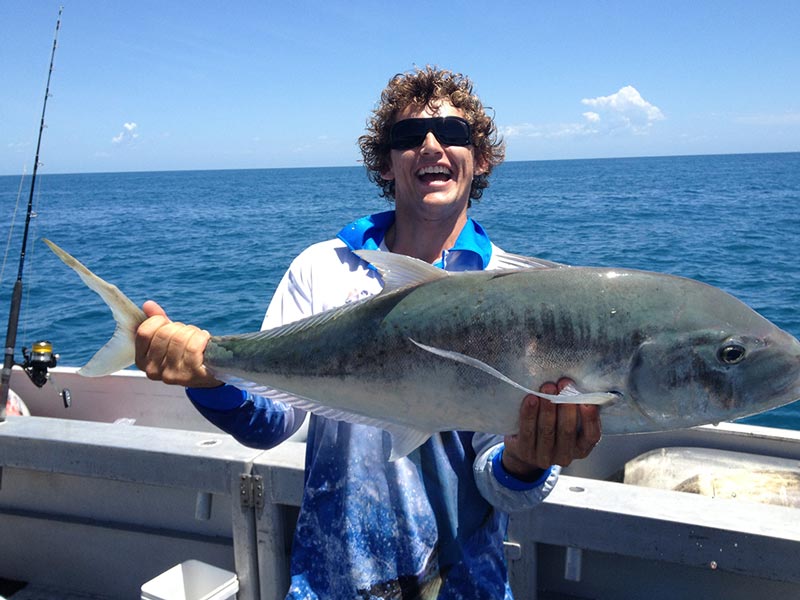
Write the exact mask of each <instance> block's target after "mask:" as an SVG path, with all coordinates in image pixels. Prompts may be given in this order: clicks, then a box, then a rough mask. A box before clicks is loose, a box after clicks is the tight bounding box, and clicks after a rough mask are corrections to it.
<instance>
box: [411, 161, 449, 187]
mask: <svg viewBox="0 0 800 600" xmlns="http://www.w3.org/2000/svg"><path fill="white" fill-rule="evenodd" d="M416 175H417V177H418V178H419V179H420V180H421V181H423V182H424V183H434V182H437V181H441V182H445V181H450V180H451V179H452V178H453V174H452V172H451V171H450V169H448V168H447V167H445V166H442V165H432V166H430V167H422V168H421V169H419V170H418V171H417V173H416Z"/></svg>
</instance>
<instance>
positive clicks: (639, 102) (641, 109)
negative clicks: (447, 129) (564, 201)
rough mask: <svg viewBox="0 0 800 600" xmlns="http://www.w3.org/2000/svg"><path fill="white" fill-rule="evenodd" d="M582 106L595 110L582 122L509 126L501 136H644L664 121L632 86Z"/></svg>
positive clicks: (657, 109)
mask: <svg viewBox="0 0 800 600" xmlns="http://www.w3.org/2000/svg"><path fill="white" fill-rule="evenodd" d="M581 103H582V104H584V105H585V106H589V107H591V108H592V109H593V110H591V111H587V112H584V113H582V114H581V116H582V117H583V121H579V122H575V123H549V124H543V125H535V124H531V123H522V124H518V125H508V126H506V127H504V128H503V130H502V134H503V136H504V137H506V138H512V137H529V138H546V139H555V138H564V137H578V136H589V135H599V134H603V133H608V132H611V131H627V132H630V133H634V134H643V133H646V132H647V131H648V129H649V128H650V127H651V126H652V124H653V123H655V122H656V121H661V120H663V119H665V117H664V113H663V112H661V109H660V108H658V107H657V106H655V105H654V104H651V103H650V102H648V101H647V100H645V99H644V98H642V95H641V94H640V93H639V91H638V90H637V89H636V88H635V87H633V86H632V85H628V86H625V87H623V88H621V89H620V90H619V91H618V92H616V93H614V94H611V95H610V96H598V97H597V98H584V99H583V100H581Z"/></svg>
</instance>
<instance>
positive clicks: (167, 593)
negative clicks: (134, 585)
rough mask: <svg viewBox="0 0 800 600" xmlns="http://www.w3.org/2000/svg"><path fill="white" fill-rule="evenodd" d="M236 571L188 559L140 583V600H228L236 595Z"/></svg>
mask: <svg viewBox="0 0 800 600" xmlns="http://www.w3.org/2000/svg"><path fill="white" fill-rule="evenodd" d="M238 591H239V579H238V578H237V577H236V573H231V572H230V571H226V570H225V569H220V568H219V567H215V566H212V565H209V564H206V563H204V562H200V561H199V560H187V561H186V562H182V563H181V564H179V565H175V566H174V567H172V568H171V569H170V570H168V571H164V572H163V573H162V574H161V575H159V576H158V577H155V578H153V579H151V580H150V581H148V582H147V583H145V584H144V585H143V586H142V600H229V599H235V598H236V592H238Z"/></svg>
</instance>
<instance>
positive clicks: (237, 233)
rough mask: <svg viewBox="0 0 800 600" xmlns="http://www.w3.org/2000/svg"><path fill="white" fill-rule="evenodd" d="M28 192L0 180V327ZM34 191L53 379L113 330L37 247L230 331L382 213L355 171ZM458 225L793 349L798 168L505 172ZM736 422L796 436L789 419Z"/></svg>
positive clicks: (791, 412) (172, 177)
mask: <svg viewBox="0 0 800 600" xmlns="http://www.w3.org/2000/svg"><path fill="white" fill-rule="evenodd" d="M29 188H30V180H29V178H26V179H25V180H24V181H23V182H22V187H21V188H20V177H10V176H5V177H0V214H2V215H5V217H4V218H3V219H2V222H0V240H8V242H9V247H8V249H7V250H6V252H5V254H4V256H5V259H4V262H3V271H2V280H0V318H2V319H3V321H2V322H3V323H5V322H6V321H5V319H7V315H8V305H9V300H10V297H11V288H12V286H13V284H14V281H15V280H16V276H17V267H18V261H19V251H20V244H21V237H22V228H23V224H24V218H25V208H26V205H27V199H28V190H29ZM36 188H37V192H36V194H35V201H34V205H35V210H36V215H37V216H36V217H35V218H34V219H33V221H32V225H31V233H30V238H29V246H28V254H27V257H26V262H25V271H24V283H25V295H24V302H23V307H22V318H21V321H20V328H19V334H18V344H17V359H18V360H21V354H20V352H19V348H20V347H21V346H23V345H26V346H28V347H30V345H31V343H32V342H34V341H37V340H40V339H48V340H50V341H52V342H53V344H54V347H55V351H56V352H58V353H59V354H60V361H59V364H60V365H65V366H79V365H82V364H83V363H85V362H86V361H87V360H88V359H89V358H90V357H91V356H92V354H93V353H94V352H95V351H96V350H97V349H98V348H99V347H100V346H102V345H103V344H104V343H105V341H106V340H107V339H108V338H109V337H110V335H111V333H112V331H113V320H112V318H111V315H110V313H109V312H108V310H107V309H106V308H105V306H104V305H103V304H102V302H101V301H100V300H99V299H97V297H96V296H95V295H94V294H92V293H91V292H90V291H88V290H87V289H86V288H85V287H84V286H83V284H82V283H80V281H79V280H78V278H77V277H76V276H75V275H74V273H73V272H72V271H70V270H69V269H67V268H66V267H65V266H64V265H63V264H61V263H60V261H58V259H57V258H56V257H55V256H54V255H53V254H52V253H51V252H50V251H49V250H48V249H47V248H46V247H45V246H44V244H42V243H41V241H40V238H42V237H47V238H49V239H52V240H53V241H55V242H56V243H58V244H59V245H61V246H62V247H63V248H65V249H66V250H68V251H69V252H70V253H72V254H74V255H75V256H76V257H77V258H78V259H79V260H81V261H82V262H84V263H85V264H86V265H87V266H89V267H90V268H91V269H92V270H94V271H95V272H96V273H97V274H98V275H100V276H101V277H103V278H104V279H107V280H108V281H111V282H112V283H115V284H116V285H118V286H119V287H120V288H121V289H122V290H123V291H125V292H126V293H127V294H128V295H129V296H130V297H131V298H132V299H133V300H134V301H135V302H137V303H140V304H141V303H142V302H143V301H144V300H146V299H148V298H152V299H155V300H157V301H158V302H160V303H161V304H162V306H164V308H165V309H166V310H167V312H168V314H169V315H170V316H171V317H172V318H173V319H175V320H180V321H184V322H191V323H195V324H197V325H200V326H202V327H204V328H206V329H208V330H210V331H211V332H212V333H214V334H225V333H243V332H246V331H254V330H257V329H258V328H259V327H260V324H261V319H262V317H263V314H264V311H265V310H266V307H267V304H268V302H269V299H270V297H271V296H272V293H273V291H274V289H275V287H276V286H277V284H278V282H279V280H280V278H281V276H282V275H283V272H284V271H285V270H286V268H287V266H288V265H289V262H290V261H291V259H292V258H293V257H294V256H295V255H296V254H298V253H299V252H300V251H301V250H302V249H303V248H305V247H306V246H308V245H310V244H311V243H313V242H315V241H319V240H323V239H328V238H331V237H333V236H335V234H336V233H337V232H338V230H339V229H340V228H341V227H342V226H343V225H345V224H346V223H348V222H349V221H351V220H353V219H354V218H357V217H359V216H362V215H365V214H369V213H373V212H378V211H382V210H386V209H387V208H389V204H388V203H387V201H386V200H385V199H383V198H380V197H379V195H378V192H377V187H376V186H374V185H372V184H371V183H369V181H368V180H367V178H366V174H365V171H364V169H363V168H362V167H331V168H301V169H257V170H241V171H237V170H226V171H178V172H151V173H104V174H71V175H52V174H41V173H40V175H39V177H37V182H36ZM20 189H21V190H22V191H21V194H20ZM15 206H17V208H16V211H17V213H16V226H15V228H14V229H13V232H12V233H11V235H10V234H9V231H10V224H11V221H12V216H13V215H14V212H15ZM471 216H472V217H473V218H474V219H476V220H477V221H479V222H480V223H481V224H482V225H483V226H484V228H485V229H486V230H487V231H488V232H489V234H490V236H491V237H492V239H493V241H494V242H495V243H497V244H498V245H500V246H501V247H503V248H504V249H506V250H509V251H512V252H516V253H518V254H527V255H532V256H539V257H542V258H547V259H550V260H555V261H558V262H563V263H568V264H572V265H584V266H618V267H630V268H639V269H647V270H653V271H660V272H664V273H672V274H676V275H682V276H686V277H692V278H695V279H699V280H701V281H704V282H706V283H709V284H712V285H715V286H718V287H720V288H722V289H724V290H726V291H728V292H730V293H732V294H734V295H735V296H737V297H738V298H740V299H741V300H743V301H744V302H746V303H748V304H749V305H750V306H752V307H753V308H754V309H755V310H757V311H758V312H760V313H761V314H763V315H764V316H765V317H767V318H768V319H770V320H771V321H773V322H774V323H776V324H777V325H778V326H780V327H781V328H783V329H785V330H787V331H789V332H790V333H792V334H793V335H795V336H798V337H800V311H798V307H800V260H799V259H800V153H783V154H746V155H719V156H686V157H663V158H662V157H658V158H621V159H596V160H566V161H534V162H508V163H505V164H503V165H501V166H500V167H499V168H498V169H497V170H496V171H495V173H493V175H492V183H491V185H490V187H489V188H488V189H487V190H486V191H485V193H484V197H483V198H482V199H481V200H480V201H479V202H477V203H475V205H474V206H473V208H472V209H471ZM12 383H13V382H12ZM747 421H748V422H752V423H756V424H759V425H766V426H772V427H784V428H790V429H797V430H800V404H798V403H795V404H792V405H789V406H787V407H784V408H780V409H776V410H774V411H770V412H769V413H764V414H762V415H758V416H755V417H751V418H749V419H747Z"/></svg>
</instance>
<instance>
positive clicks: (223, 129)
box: [0, 0, 800, 174]
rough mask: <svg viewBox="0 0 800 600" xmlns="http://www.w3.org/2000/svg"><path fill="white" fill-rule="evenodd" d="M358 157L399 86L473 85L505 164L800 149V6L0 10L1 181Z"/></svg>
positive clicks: (283, 5)
mask: <svg viewBox="0 0 800 600" xmlns="http://www.w3.org/2000/svg"><path fill="white" fill-rule="evenodd" d="M61 4H63V5H64V14H63V19H62V28H61V32H60V35H59V47H58V50H57V52H56V61H55V62H56V70H55V71H54V73H53V78H52V82H51V93H52V94H53V96H52V98H51V99H50V100H49V104H48V109H47V123H48V128H47V129H46V130H45V134H44V139H43V148H42V157H41V160H42V162H43V163H44V167H42V171H41V172H49V173H65V172H101V171H149V170H171V169H217V168H219V169H227V168H264V167H266V168H269V167H296V166H339V165H356V164H358V158H359V156H358V149H357V146H356V143H355V140H356V138H357V137H358V136H359V135H360V134H361V133H362V131H363V128H364V123H365V120H366V117H367V115H368V113H369V112H370V110H372V108H374V105H375V102H376V101H377V99H378V97H379V94H380V91H381V89H382V88H383V86H384V85H385V84H386V82H387V81H388V79H389V77H390V76H392V75H393V74H395V73H397V72H400V71H406V70H409V69H411V68H413V67H414V66H415V65H419V66H424V65H426V64H435V65H439V66H442V67H446V68H450V69H453V70H457V71H460V72H463V73H466V74H468V75H469V76H470V77H471V78H472V79H473V80H474V82H475V85H476V91H477V92H478V94H479V95H480V96H481V98H482V99H483V101H484V103H485V104H486V105H488V106H491V107H492V108H493V109H494V112H495V117H496V122H497V124H498V126H499V128H500V130H501V131H502V132H503V134H504V137H505V139H506V142H507V158H508V159H509V160H541V159H570V158H589V157H617V156H650V155H673V154H716V153H738V152H784V151H800V35H798V34H797V25H798V23H800V3H797V2H793V1H773V0H762V1H759V2H755V1H747V2H736V1H730V2H722V1H708V2H701V1H697V0H694V1H682V0H677V1H670V2H663V1H660V2H655V1H650V0H637V1H627V2H601V1H599V0H598V1H593V2H590V1H558V2H557V1H550V2H544V1H537V0H528V1H525V2H502V1H498V2H493V3H489V2H486V1H485V0H484V1H481V2H454V3H450V4H448V5H445V4H438V3H431V2H419V1H417V0H406V1H404V2H396V1H394V2H388V1H383V0H365V1H362V0H351V1H347V2H333V1H331V0H328V1H327V2H323V1H320V2H316V1H314V2H305V1H302V0H299V1H293V2H266V1H264V2H255V1H250V0H240V1H236V2H182V1H175V2H168V1H165V0H159V1H150V0H138V1H136V2H134V1H128V2H117V1H113V0H107V1H100V0H96V1H89V0H74V1H71V0H63V2H52V1H50V0H34V1H31V0H1V1H0V174H18V173H21V172H22V170H23V168H25V169H26V170H27V171H28V172H30V170H31V168H32V163H33V155H34V151H35V146H36V136H37V133H38V126H39V118H40V115H41V103H42V98H43V95H44V87H45V82H46V77H47V66H48V63H49V59H50V49H51V45H52V36H53V32H54V29H55V21H56V16H57V13H58V7H59V5H61Z"/></svg>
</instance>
